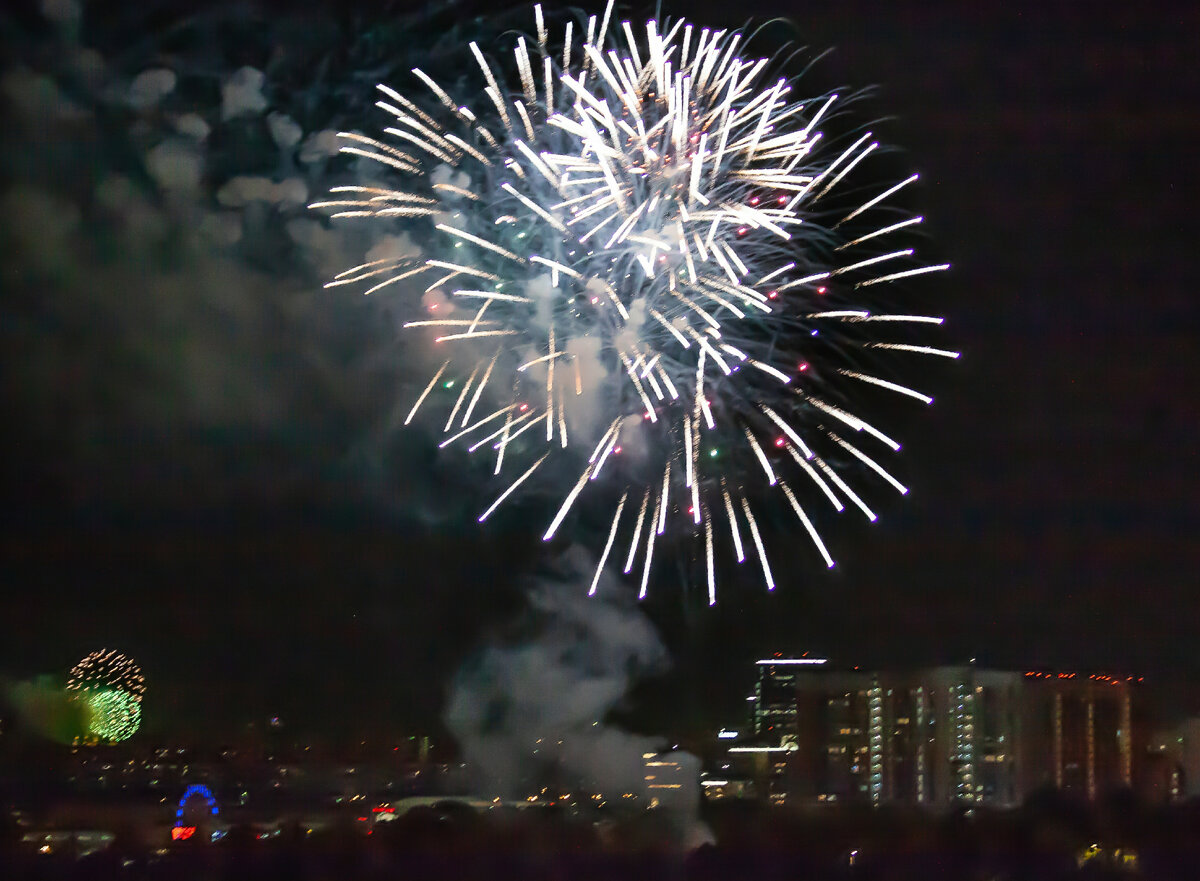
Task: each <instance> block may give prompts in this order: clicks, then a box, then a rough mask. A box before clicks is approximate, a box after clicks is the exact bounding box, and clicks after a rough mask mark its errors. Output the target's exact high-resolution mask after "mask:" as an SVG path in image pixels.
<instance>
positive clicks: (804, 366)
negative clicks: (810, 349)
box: [799, 361, 808, 373]
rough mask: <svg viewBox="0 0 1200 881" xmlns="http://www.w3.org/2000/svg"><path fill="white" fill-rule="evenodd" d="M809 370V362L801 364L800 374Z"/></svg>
mask: <svg viewBox="0 0 1200 881" xmlns="http://www.w3.org/2000/svg"><path fill="white" fill-rule="evenodd" d="M807 369H808V362H807V361H804V362H803V363H801V364H800V367H799V370H800V372H801V373H803V372H804V371H805V370H807Z"/></svg>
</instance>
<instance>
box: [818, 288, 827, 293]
mask: <svg viewBox="0 0 1200 881" xmlns="http://www.w3.org/2000/svg"><path fill="white" fill-rule="evenodd" d="M817 293H818V294H823V293H825V288H824V287H819V288H817Z"/></svg>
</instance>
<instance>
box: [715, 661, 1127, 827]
mask: <svg viewBox="0 0 1200 881" xmlns="http://www.w3.org/2000/svg"><path fill="white" fill-rule="evenodd" d="M758 671H759V675H758V680H757V682H756V684H755V691H754V694H753V695H752V696H751V705H752V707H753V710H752V718H751V725H752V729H753V732H754V742H755V745H754V746H746V745H742V746H740V747H738V748H737V749H738V750H739V751H740V752H742V753H747V754H750V756H754V757H755V760H756V762H757V764H756V765H755V767H753V768H748V771H750V772H751V773H754V774H756V775H757V776H758V777H759V785H760V787H764V786H765V791H766V792H767V793H768V794H769V796H770V799H771V801H773V802H775V803H783V802H789V801H791V802H795V801H799V802H802V803H813V802H826V803H828V802H858V803H870V804H881V803H885V802H899V803H905V804H913V805H929V806H936V805H943V806H944V805H953V804H987V805H995V806H1010V805H1015V804H1017V803H1019V802H1020V801H1021V800H1022V799H1023V798H1024V797H1025V796H1026V795H1027V794H1028V793H1029V792H1031V791H1033V790H1035V789H1037V788H1039V787H1041V786H1055V787H1057V788H1059V789H1062V790H1065V791H1068V792H1075V793H1078V794H1080V795H1082V796H1084V797H1087V798H1096V797H1097V795H1098V794H1100V793H1101V792H1103V791H1105V790H1107V789H1111V788H1114V787H1119V786H1126V787H1127V786H1130V785H1131V784H1132V764H1133V752H1134V731H1133V724H1132V717H1133V711H1132V700H1133V697H1132V696H1133V689H1132V685H1131V683H1130V682H1128V681H1126V680H1121V681H1118V680H1116V679H1113V678H1111V677H1101V676H1099V675H1097V674H1093V675H1092V676H1091V677H1089V676H1087V675H1086V674H1042V673H1019V672H1012V671H1005V670H989V669H982V668H979V667H976V666H975V665H974V664H968V665H963V666H954V667H934V668H927V669H918V670H907V671H862V670H857V669H854V670H836V669H832V668H830V667H829V665H828V664H826V663H824V662H823V661H821V660H819V659H807V658H802V659H789V658H767V659H763V660H761V661H759V662H758ZM750 756H746V757H745V758H749V757H750Z"/></svg>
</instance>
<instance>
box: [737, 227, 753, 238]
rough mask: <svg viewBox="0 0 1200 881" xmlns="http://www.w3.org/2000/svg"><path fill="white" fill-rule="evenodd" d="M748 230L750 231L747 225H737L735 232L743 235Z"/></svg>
mask: <svg viewBox="0 0 1200 881" xmlns="http://www.w3.org/2000/svg"><path fill="white" fill-rule="evenodd" d="M748 232H750V229H749V227H745V226H739V227H738V233H737V234H738V235H739V236H744V235H745V234H746V233H748Z"/></svg>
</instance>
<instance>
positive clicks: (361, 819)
mask: <svg viewBox="0 0 1200 881" xmlns="http://www.w3.org/2000/svg"><path fill="white" fill-rule="evenodd" d="M358 822H360V823H365V822H367V818H366V817H359V818H358Z"/></svg>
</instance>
